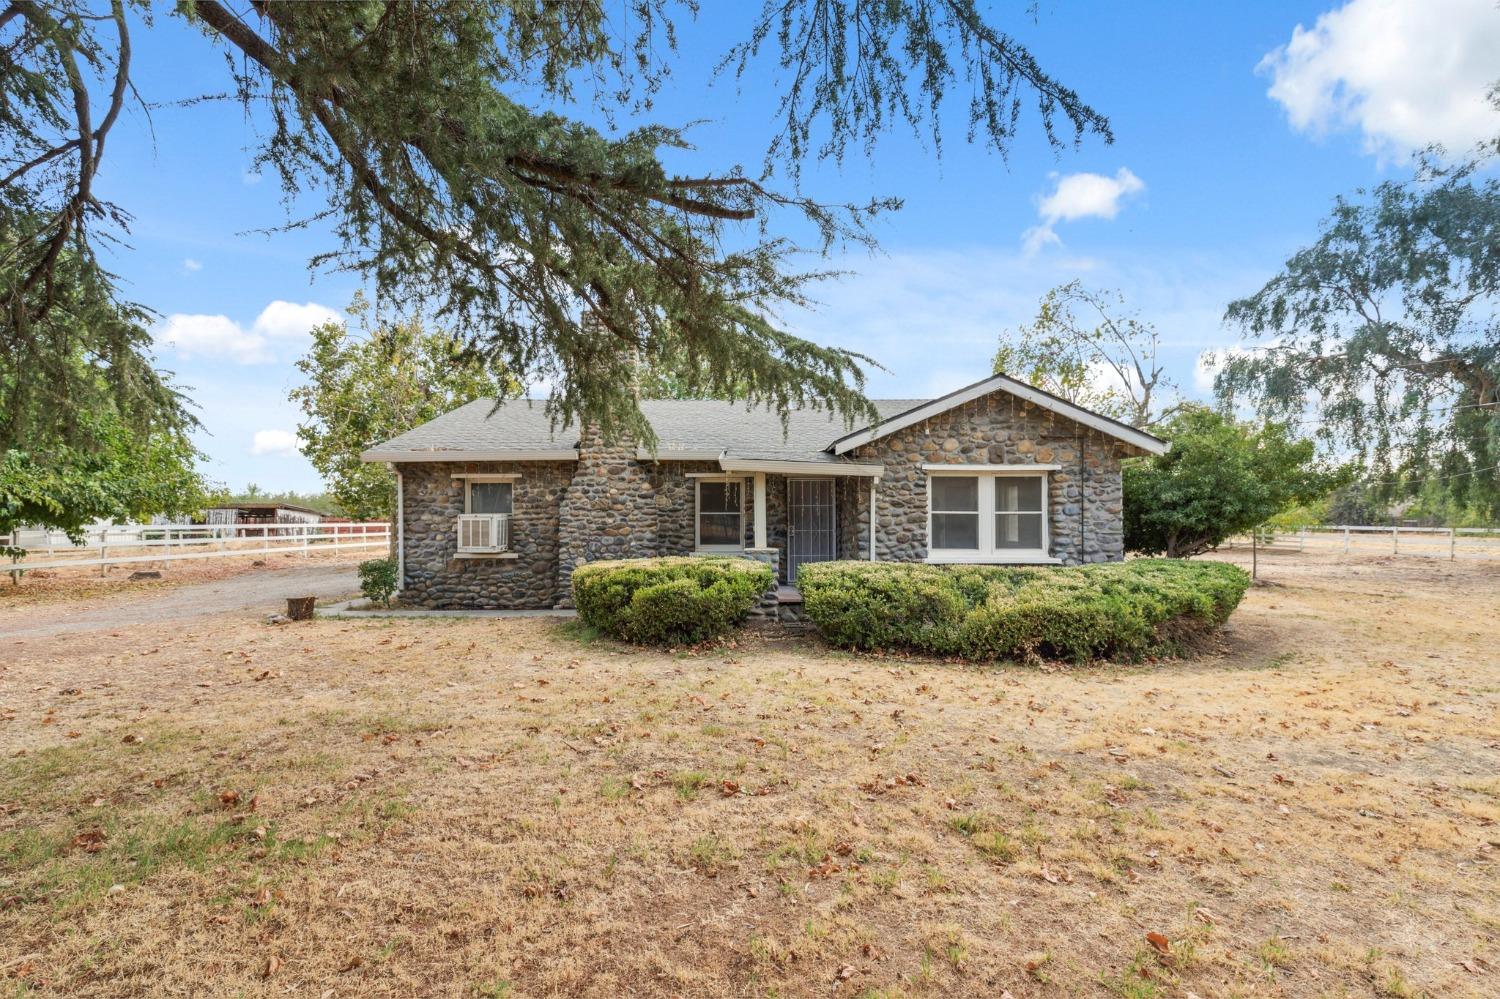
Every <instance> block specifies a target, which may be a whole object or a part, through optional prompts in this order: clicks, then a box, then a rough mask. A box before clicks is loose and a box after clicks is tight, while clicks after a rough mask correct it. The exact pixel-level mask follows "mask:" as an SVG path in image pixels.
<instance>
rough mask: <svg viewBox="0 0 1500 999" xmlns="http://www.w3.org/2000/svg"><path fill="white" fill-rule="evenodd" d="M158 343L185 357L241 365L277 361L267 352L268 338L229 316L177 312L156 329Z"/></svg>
mask: <svg viewBox="0 0 1500 999" xmlns="http://www.w3.org/2000/svg"><path fill="white" fill-rule="evenodd" d="M156 342H157V343H159V344H164V345H166V346H168V347H170V348H172V350H173V351H174V352H176V353H177V354H178V355H179V356H181V357H203V358H209V359H217V360H225V359H228V360H232V361H234V362H236V363H238V364H269V363H270V362H272V361H274V360H275V359H276V358H275V357H274V356H273V355H272V354H271V352H270V351H269V350H267V349H266V338H265V337H263V336H259V335H257V334H255V333H251V332H249V331H248V330H245V329H243V328H242V327H241V326H240V324H239V323H237V322H235V321H234V320H233V319H230V318H229V317H228V316H205V315H189V314H186V313H181V312H174V313H173V314H172V315H170V316H168V317H167V318H166V319H165V320H164V321H163V322H162V324H161V325H160V326H158V327H157V329H156Z"/></svg>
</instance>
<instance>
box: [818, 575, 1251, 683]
mask: <svg viewBox="0 0 1500 999" xmlns="http://www.w3.org/2000/svg"><path fill="white" fill-rule="evenodd" d="M1249 585H1250V577H1249V576H1248V575H1247V574H1246V573H1245V571H1244V570H1243V569H1240V568H1238V567H1236V566H1232V565H1225V564H1223V563H1220V562H1185V561H1181V560H1177V559H1136V560H1134V561H1130V562H1116V563H1107V564H1101V565H1087V566H1079V567H1076V568H1062V567H1051V566H1035V567H1018V566H944V565H922V564H912V563H897V562H821V563H818V564H815V565H809V566H806V567H804V568H803V570H802V572H801V573H800V574H799V575H798V577H797V587H798V589H800V590H801V591H802V599H803V601H804V602H803V609H804V610H805V611H806V612H807V615H808V617H809V618H811V619H812V621H813V623H814V624H816V625H817V626H818V628H819V629H820V630H821V631H822V632H823V635H824V637H825V638H827V639H828V640H829V641H830V642H833V643H834V644H835V645H842V646H847V647H850V648H856V649H909V650H912V651H916V652H926V653H930V654H933V655H940V656H957V657H961V658H965V659H982V660H983V659H1010V658H1033V657H1038V656H1040V657H1045V658H1052V659H1070V660H1073V661H1084V660H1088V659H1095V658H1108V659H1125V660H1129V659H1137V658H1139V657H1141V656H1143V655H1150V654H1159V653H1165V652H1172V651H1176V650H1178V649H1180V648H1181V645H1182V643H1183V641H1185V640H1186V639H1188V638H1190V637H1192V636H1193V635H1195V634H1200V633H1203V632H1206V631H1208V630H1211V629H1212V628H1215V627H1217V626H1218V625H1220V624H1223V623H1224V620H1225V619H1226V618H1228V617H1229V614H1230V612H1231V611H1233V610H1234V608H1235V607H1236V606H1238V605H1239V602H1240V598H1241V597H1243V596H1244V595H1245V589H1246V588H1247V587H1248V586H1249Z"/></svg>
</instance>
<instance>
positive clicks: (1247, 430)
mask: <svg viewBox="0 0 1500 999" xmlns="http://www.w3.org/2000/svg"><path fill="white" fill-rule="evenodd" d="M1154 432H1155V433H1158V434H1160V435H1161V436H1163V437H1164V438H1166V439H1167V440H1168V441H1170V442H1171V444H1172V447H1171V450H1169V451H1168V452H1167V453H1166V454H1161V455H1154V456H1152V457H1150V458H1137V459H1133V460H1131V461H1127V462H1126V463H1125V466H1124V491H1125V548H1126V550H1128V551H1134V552H1140V553H1142V554H1145V555H1166V556H1167V557H1168V558H1189V557H1191V556H1193V555H1201V554H1202V553H1203V552H1205V551H1208V550H1209V549H1210V548H1215V547H1217V546H1218V545H1220V544H1221V543H1223V542H1224V541H1225V540H1226V539H1227V538H1229V537H1232V536H1233V535H1236V534H1240V533H1243V532H1245V531H1248V530H1250V529H1251V528H1254V527H1257V526H1259V525H1260V524H1263V523H1265V521H1266V520H1268V519H1269V518H1271V517H1272V516H1274V515H1275V514H1276V513H1278V512H1279V511H1281V510H1283V509H1285V508H1287V507H1288V506H1291V505H1293V504H1296V503H1306V502H1310V501H1311V500H1314V499H1317V498H1318V497H1320V496H1323V495H1325V494H1326V493H1327V492H1328V491H1329V490H1331V489H1333V488H1335V487H1336V486H1338V485H1340V484H1341V483H1342V482H1344V481H1347V473H1345V472H1344V471H1342V470H1331V469H1326V468H1323V467H1321V466H1320V465H1319V464H1318V463H1317V461H1316V458H1315V451H1316V445H1315V444H1314V443H1313V442H1312V441H1310V440H1306V439H1301V440H1299V439H1296V438H1294V437H1293V436H1291V434H1290V432H1289V431H1288V429H1287V427H1286V426H1284V425H1282V424H1276V423H1268V424H1266V425H1264V426H1263V427H1260V428H1255V427H1252V426H1250V425H1248V424H1242V423H1236V422H1235V421H1233V420H1231V419H1229V418H1228V417H1225V416H1223V415H1221V414H1219V413H1216V412H1214V411H1212V410H1210V409H1207V408H1205V407H1202V406H1187V407H1184V408H1183V410H1182V411H1181V412H1179V413H1178V414H1177V415H1176V416H1174V417H1172V418H1171V419H1170V420H1168V421H1166V422H1165V423H1163V424H1161V425H1160V426H1158V427H1157V428H1156V430H1155V431H1154Z"/></svg>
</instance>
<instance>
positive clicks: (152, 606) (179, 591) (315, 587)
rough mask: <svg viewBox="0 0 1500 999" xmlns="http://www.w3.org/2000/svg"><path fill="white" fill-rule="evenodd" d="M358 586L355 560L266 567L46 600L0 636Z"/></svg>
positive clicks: (336, 592) (79, 628)
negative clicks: (93, 600)
mask: <svg viewBox="0 0 1500 999" xmlns="http://www.w3.org/2000/svg"><path fill="white" fill-rule="evenodd" d="M358 591H359V576H358V574H357V573H356V572H355V568H354V566H353V565H307V566H297V567H296V568H292V569H267V570H265V571H264V572H250V573H245V574H244V575H240V576H231V577H229V578H227V579H218V580H214V581H213V582H208V583H193V584H189V585H186V586H174V587H172V588H171V589H167V590H163V591H162V592H161V593H156V594H151V595H149V596H140V597H129V598H123V599H115V600H111V601H110V602H108V603H105V604H95V605H93V606H86V607H73V608H69V607H66V606H61V607H58V606H52V607H49V606H46V605H41V606H37V607H34V608H30V609H29V611H28V613H26V614H24V615H19V616H7V617H8V619H5V620H0V638H42V637H46V636H48V635H60V634H65V633H76V632H85V631H103V630H105V629H108V628H126V627H129V626H131V625H136V624H149V623H151V622H155V621H161V620H164V619H168V618H185V617H197V616H200V615H204V614H222V613H225V612H228V611H244V610H254V611H257V612H264V613H266V614H269V613H271V612H273V611H278V610H280V611H285V610H286V598H287V597H298V596H303V597H306V596H316V597H317V598H318V600H319V602H327V601H332V600H337V599H342V598H344V597H348V596H350V595H352V594H354V593H357V592H358Z"/></svg>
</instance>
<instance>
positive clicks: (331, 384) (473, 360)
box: [291, 300, 519, 519]
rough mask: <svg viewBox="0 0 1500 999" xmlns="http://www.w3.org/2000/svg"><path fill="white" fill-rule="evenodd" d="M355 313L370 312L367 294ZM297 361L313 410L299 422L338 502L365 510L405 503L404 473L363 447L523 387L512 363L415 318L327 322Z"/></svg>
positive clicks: (298, 393) (378, 513)
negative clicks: (503, 363) (505, 364)
mask: <svg viewBox="0 0 1500 999" xmlns="http://www.w3.org/2000/svg"><path fill="white" fill-rule="evenodd" d="M350 314H351V315H352V316H353V317H354V319H355V320H356V322H362V321H363V320H365V319H366V318H368V315H369V313H368V310H367V307H366V305H365V304H364V302H363V300H359V301H356V303H355V305H354V306H353V307H352V308H351V309H350ZM297 369H298V370H299V371H301V372H302V373H303V374H304V375H306V376H307V381H306V383H304V384H303V385H300V386H298V387H297V388H295V389H293V390H292V392H291V400H292V401H293V402H295V403H297V404H298V405H300V406H301V407H302V412H303V414H304V415H305V416H306V419H305V420H304V422H303V423H302V424H301V425H299V426H298V427H297V436H298V438H299V439H300V440H301V442H302V443H301V449H302V453H303V454H304V455H306V456H307V459H308V460H309V461H311V462H312V464H313V467H314V468H316V469H317V470H318V471H319V472H321V473H322V474H323V478H324V479H325V480H326V481H327V483H328V492H329V495H330V496H331V497H332V499H333V500H334V502H336V503H337V504H338V505H339V507H340V508H342V509H343V510H344V512H345V513H347V514H348V515H349V516H351V517H355V518H358V519H384V518H389V517H391V516H392V515H393V514H394V512H395V478H394V477H393V476H392V475H391V473H390V470H389V469H387V468H386V467H385V466H384V465H380V464H371V463H369V462H364V461H361V460H360V453H361V452H363V451H365V450H366V449H368V448H370V447H373V446H374V445H376V444H379V443H381V442H382V441H386V440H389V439H390V438H392V437H395V436H396V435H398V434H401V433H404V432H406V431H407V430H410V429H411V428H412V427H415V426H417V425H418V424H420V423H425V422H426V421H428V420H431V419H433V418H435V417H438V416H441V415H442V414H444V413H446V412H448V411H449V410H451V409H455V408H457V407H458V406H461V405H463V404H464V403H466V402H471V401H473V400H475V399H482V398H503V397H505V396H507V395H514V394H516V393H517V392H518V391H519V386H518V385H517V384H516V382H515V380H514V379H512V378H511V377H510V376H509V375H508V374H507V373H506V372H505V370H504V369H503V368H499V367H498V366H496V365H495V364H494V363H493V362H490V361H486V360H485V359H484V358H482V357H478V356H476V355H474V354H472V353H465V352H464V351H462V350H461V349H460V345H459V344H458V343H457V342H456V341H455V340H454V338H453V336H452V335H451V334H449V333H446V332H443V331H440V330H428V329H426V328H425V327H424V326H423V325H422V323H421V322H420V321H418V320H415V319H408V320H402V321H398V322H390V323H377V324H376V325H374V326H373V327H370V326H361V327H359V328H356V329H355V330H352V331H351V330H350V329H349V326H348V324H347V323H324V324H322V325H320V326H317V327H315V328H314V329H313V331H312V346H311V347H309V348H308V352H307V354H306V355H304V356H303V357H302V359H301V360H299V361H298V362H297Z"/></svg>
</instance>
